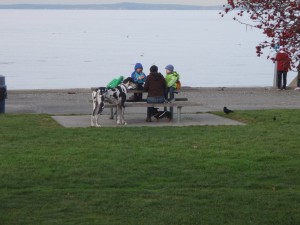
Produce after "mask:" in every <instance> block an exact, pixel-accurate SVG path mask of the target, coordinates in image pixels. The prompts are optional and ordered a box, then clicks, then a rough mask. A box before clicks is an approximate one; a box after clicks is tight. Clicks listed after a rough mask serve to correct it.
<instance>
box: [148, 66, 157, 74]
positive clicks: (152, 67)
mask: <svg viewBox="0 0 300 225" xmlns="http://www.w3.org/2000/svg"><path fill="white" fill-rule="evenodd" d="M157 71H158V67H157V66H155V65H153V66H151V68H150V72H151V73H157Z"/></svg>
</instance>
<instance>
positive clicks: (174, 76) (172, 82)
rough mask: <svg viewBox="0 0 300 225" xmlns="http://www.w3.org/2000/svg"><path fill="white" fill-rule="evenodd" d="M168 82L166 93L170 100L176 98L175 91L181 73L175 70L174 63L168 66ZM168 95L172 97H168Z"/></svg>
mask: <svg viewBox="0 0 300 225" xmlns="http://www.w3.org/2000/svg"><path fill="white" fill-rule="evenodd" d="M165 69H166V74H167V75H166V84H167V92H166V94H165V98H166V99H168V100H169V101H172V100H173V99H174V92H175V91H176V85H177V81H179V78H180V75H179V74H178V73H177V72H176V71H174V66H173V65H167V66H166V68H165ZM168 95H169V96H170V98H168Z"/></svg>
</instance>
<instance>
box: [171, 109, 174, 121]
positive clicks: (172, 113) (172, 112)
mask: <svg viewBox="0 0 300 225" xmlns="http://www.w3.org/2000/svg"><path fill="white" fill-rule="evenodd" d="M170 113H171V119H173V118H174V116H173V115H174V110H173V107H170Z"/></svg>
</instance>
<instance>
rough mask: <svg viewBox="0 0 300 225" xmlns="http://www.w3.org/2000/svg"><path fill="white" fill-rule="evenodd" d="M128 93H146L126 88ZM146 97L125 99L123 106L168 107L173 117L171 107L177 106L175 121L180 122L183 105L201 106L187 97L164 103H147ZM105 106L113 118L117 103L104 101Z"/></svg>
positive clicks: (93, 88) (94, 88) (95, 88)
mask: <svg viewBox="0 0 300 225" xmlns="http://www.w3.org/2000/svg"><path fill="white" fill-rule="evenodd" d="M97 89H98V88H97V87H92V88H91V90H92V91H94V90H97ZM128 93H132V94H134V93H147V92H145V91H143V90H128ZM146 101H147V100H146V99H142V100H141V101H133V100H127V101H126V104H125V107H126V108H127V107H128V108H132V107H144V108H147V107H164V108H165V109H166V108H170V112H171V117H172V118H173V107H176V108H177V122H178V123H180V122H181V109H182V108H183V107H194V106H202V105H203V104H200V103H196V102H190V101H188V99H187V98H175V99H174V101H172V102H165V103H147V102H146ZM105 107H106V108H110V119H114V108H117V105H114V104H110V103H108V102H107V103H106V105H105Z"/></svg>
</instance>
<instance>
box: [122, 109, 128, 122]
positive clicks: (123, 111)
mask: <svg viewBox="0 0 300 225" xmlns="http://www.w3.org/2000/svg"><path fill="white" fill-rule="evenodd" d="M121 110H122V113H121V117H122V118H121V119H122V125H127V123H126V121H125V116H124V115H125V108H124V107H122V106H121Z"/></svg>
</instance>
